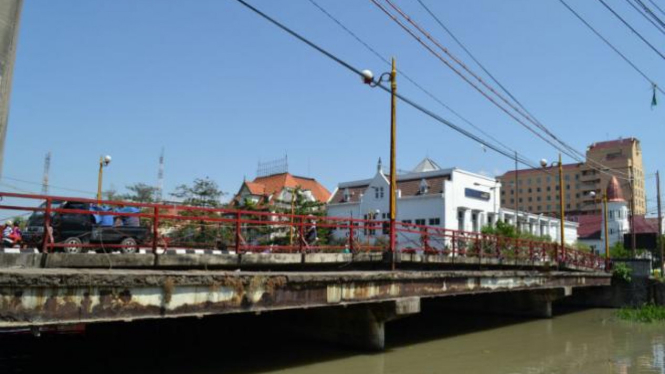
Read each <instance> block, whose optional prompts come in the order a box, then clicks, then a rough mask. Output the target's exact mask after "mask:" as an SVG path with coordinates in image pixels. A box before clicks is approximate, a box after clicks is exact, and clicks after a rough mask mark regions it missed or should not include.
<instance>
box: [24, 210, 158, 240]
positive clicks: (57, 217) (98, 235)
mask: <svg viewBox="0 0 665 374" xmlns="http://www.w3.org/2000/svg"><path fill="white" fill-rule="evenodd" d="M51 206H52V207H53V208H56V209H57V208H61V209H75V210H85V211H89V212H90V213H51V227H52V228H53V241H54V242H55V243H62V244H65V246H64V247H59V248H61V249H62V250H63V251H64V252H68V253H80V252H84V251H85V250H86V248H83V247H82V245H83V244H98V245H99V247H100V249H102V250H104V244H120V245H123V246H127V247H124V248H120V251H121V252H123V253H136V252H138V248H139V245H141V244H142V243H144V241H145V239H146V238H147V236H148V233H149V232H150V230H149V228H147V227H143V226H114V225H113V216H110V215H101V214H98V212H99V211H100V210H104V209H100V208H101V207H98V206H97V205H96V204H91V203H82V202H77V201H54V202H52V205H51ZM42 207H44V206H43V205H42ZM23 238H24V241H25V242H26V243H27V244H28V245H31V246H36V247H39V245H40V244H41V243H43V240H44V212H35V213H34V214H32V215H31V216H30V218H29V219H28V222H27V227H26V230H25V233H24V235H23ZM109 250H111V249H109Z"/></svg>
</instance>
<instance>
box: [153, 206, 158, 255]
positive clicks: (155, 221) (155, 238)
mask: <svg viewBox="0 0 665 374" xmlns="http://www.w3.org/2000/svg"><path fill="white" fill-rule="evenodd" d="M153 213H154V214H153V216H152V253H153V254H157V242H158V241H159V230H157V228H158V227H159V207H154V212H153Z"/></svg>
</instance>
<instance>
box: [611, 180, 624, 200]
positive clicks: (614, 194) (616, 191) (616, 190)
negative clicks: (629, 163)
mask: <svg viewBox="0 0 665 374" xmlns="http://www.w3.org/2000/svg"><path fill="white" fill-rule="evenodd" d="M607 201H626V199H624V198H623V190H621V185H620V184H619V180H618V179H617V177H615V176H614V175H613V176H612V179H610V180H609V182H607Z"/></svg>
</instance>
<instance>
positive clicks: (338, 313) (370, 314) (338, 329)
mask: <svg viewBox="0 0 665 374" xmlns="http://www.w3.org/2000/svg"><path fill="white" fill-rule="evenodd" d="M417 313H420V298H419V297H408V298H401V299H397V300H394V301H388V302H382V303H370V304H362V305H348V306H346V305H345V306H338V307H331V308H317V309H310V310H308V311H307V313H302V312H301V313H294V314H292V316H291V318H290V323H288V324H287V325H286V326H284V328H285V329H289V330H290V331H293V329H295V330H297V331H299V332H300V333H301V334H303V335H306V336H307V337H309V338H312V339H316V340H322V341H327V342H331V343H335V344H339V345H344V346H347V347H350V348H354V349H361V350H367V351H381V350H383V349H384V348H385V345H386V341H385V331H386V330H385V329H386V322H389V321H393V320H395V319H398V318H403V317H406V316H410V315H414V314H417ZM288 325H290V326H288Z"/></svg>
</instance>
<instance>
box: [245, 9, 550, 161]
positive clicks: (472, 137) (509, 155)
mask: <svg viewBox="0 0 665 374" xmlns="http://www.w3.org/2000/svg"><path fill="white" fill-rule="evenodd" d="M236 1H237V2H238V3H240V4H242V5H243V6H245V7H246V8H248V9H250V10H252V11H253V12H254V13H256V14H258V15H259V16H261V17H262V18H264V19H266V20H267V21H269V22H270V23H272V24H274V25H275V26H277V27H279V28H280V29H282V30H284V31H285V32H287V33H288V34H290V35H291V36H293V37H295V38H296V39H298V40H300V41H302V42H303V43H305V44H307V45H308V46H310V47H312V48H313V49H315V50H316V51H318V52H320V53H322V54H323V55H325V56H326V57H328V58H330V59H331V60H333V61H335V62H337V63H338V64H339V65H341V66H343V67H345V68H346V69H348V70H350V71H351V72H353V73H355V74H356V75H358V76H359V77H361V78H363V77H364V76H363V74H362V72H361V71H360V70H359V69H357V68H355V67H353V66H352V65H351V64H349V63H347V62H345V61H344V60H342V59H341V58H339V57H337V56H335V55H333V54H332V53H330V52H328V51H326V50H325V49H323V48H321V47H319V46H318V45H316V44H314V43H313V42H311V41H310V40H308V39H306V38H305V37H303V36H301V35H300V34H298V33H296V32H295V31H293V30H291V29H290V28H288V27H286V26H285V25H283V24H281V23H280V22H278V21H277V20H275V19H273V18H272V17H270V16H268V15H267V14H265V13H263V12H262V11H260V10H259V9H257V8H255V7H254V6H252V5H250V4H248V3H247V2H246V1H244V0H236ZM377 87H380V88H381V89H382V90H384V91H386V92H388V93H390V92H391V91H390V88H388V87H386V85H385V84H383V83H381V82H377ZM395 96H396V97H397V98H399V99H400V100H401V101H403V102H404V103H406V104H408V105H410V106H411V107H413V108H415V109H417V110H418V111H420V112H421V113H424V114H426V115H427V116H429V117H431V118H433V119H435V120H437V121H438V122H440V123H442V124H444V125H446V126H448V127H450V128H452V129H453V130H455V131H457V132H459V133H461V134H462V135H464V136H466V137H468V138H470V139H473V140H475V141H476V142H478V143H481V144H483V145H485V146H486V147H487V148H489V149H491V150H493V151H495V152H497V153H499V154H501V155H504V156H506V157H508V158H509V159H511V160H514V159H515V157H514V155H513V154H511V153H509V152H507V151H505V150H502V149H500V148H498V147H496V146H494V145H493V144H491V143H488V142H486V141H485V140H484V139H482V138H480V137H478V136H477V135H475V134H472V133H470V132H468V131H467V130H465V129H463V128H460V127H459V126H457V125H455V124H454V123H452V122H450V121H448V120H446V119H444V118H442V117H440V116H438V115H437V114H435V113H434V112H432V111H430V110H428V109H426V108H424V107H422V106H420V105H419V104H417V103H416V102H415V101H412V100H410V99H408V98H406V97H405V96H404V95H402V94H400V93H396V94H395ZM518 162H519V163H521V164H523V165H526V166H529V167H531V168H535V167H534V165H533V164H531V163H529V162H528V160H523V159H520V158H519V157H518ZM540 170H542V171H543V172H547V171H546V170H543V169H540Z"/></svg>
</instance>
